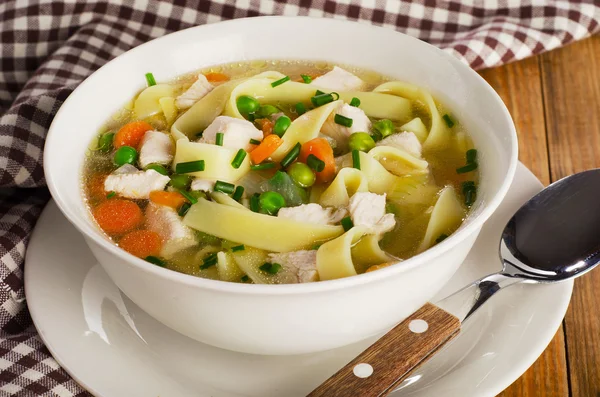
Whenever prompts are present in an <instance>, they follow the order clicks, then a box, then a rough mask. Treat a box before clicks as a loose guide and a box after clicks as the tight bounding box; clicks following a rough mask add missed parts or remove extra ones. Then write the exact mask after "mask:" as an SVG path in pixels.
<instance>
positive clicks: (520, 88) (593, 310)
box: [481, 36, 600, 397]
mask: <svg viewBox="0 0 600 397" xmlns="http://www.w3.org/2000/svg"><path fill="white" fill-rule="evenodd" d="M481 75H482V76H483V77H484V78H485V79H486V80H487V81H488V82H489V83H490V84H491V85H492V87H494V89H495V90H496V91H497V92H498V93H499V94H500V96H501V97H502V99H503V100H504V103H506V106H507V107H508V110H509V111H510V113H511V114H512V117H513V119H514V121H515V125H516V127H517V133H518V134H519V151H520V154H519V158H520V160H521V161H522V162H523V163H524V164H525V165H526V166H527V167H528V168H529V169H530V170H532V171H533V172H534V173H535V175H537V177H538V178H539V179H540V180H541V181H542V182H543V183H544V184H548V183H550V182H552V181H555V180H557V179H560V178H562V177H564V176H567V175H570V174H573V173H576V172H580V171H584V170H587V169H591V168H598V167H600V36H595V37H592V38H589V39H586V40H583V41H580V42H578V43H575V44H572V45H569V46H567V47H564V48H561V49H558V50H555V51H551V52H549V53H546V54H542V55H540V56H537V57H534V58H529V59H526V60H524V61H520V62H516V63H513V64H509V65H506V66H502V67H499V68H495V69H490V70H485V71H482V72H481ZM598 200H599V201H600V197H599V198H598ZM599 238H600V236H599ZM500 396H503V397H509V396H510V397H513V396H514V397H533V396H535V397H558V396H561V397H562V396H573V397H598V396H600V270H595V271H593V272H592V273H590V274H588V275H586V276H585V277H582V278H579V279H577V280H576V281H575V289H574V290H573V297H572V299H571V304H570V306H569V310H568V312H567V315H566V317H565V319H564V321H563V324H562V326H561V328H560V329H559V330H558V332H557V333H556V335H555V337H554V339H553V340H552V342H551V343H550V345H549V346H548V348H547V349H546V351H545V352H544V353H543V354H542V356H541V357H540V358H539V359H538V360H537V361H536V362H535V364H533V366H532V367H531V368H530V369H529V370H528V371H527V372H526V373H525V374H523V376H521V377H520V378H519V379H518V380H517V381H515V383H513V384H512V385H511V386H510V387H509V388H508V389H506V390H505V391H504V392H503V393H501V394H500Z"/></svg>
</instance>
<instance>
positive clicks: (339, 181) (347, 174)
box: [319, 168, 369, 207]
mask: <svg viewBox="0 0 600 397" xmlns="http://www.w3.org/2000/svg"><path fill="white" fill-rule="evenodd" d="M368 190H369V186H368V182H367V178H366V176H365V175H364V174H363V173H362V171H360V170H357V169H355V168H342V169H341V170H340V172H338V174H337V176H336V177H335V179H334V180H333V182H331V184H330V185H329V187H327V189H325V191H324V192H323V193H322V194H321V197H320V198H319V204H321V205H322V206H324V207H345V206H347V205H348V203H349V201H350V197H352V195H353V194H354V193H356V192H367V191H368Z"/></svg>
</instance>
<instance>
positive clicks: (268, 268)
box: [259, 262, 282, 274]
mask: <svg viewBox="0 0 600 397" xmlns="http://www.w3.org/2000/svg"><path fill="white" fill-rule="evenodd" d="M281 267H282V266H281V265H280V264H279V263H269V262H265V263H264V264H262V265H260V266H259V269H260V270H262V271H263V272H266V273H269V274H277V273H278V272H279V271H280V270H281Z"/></svg>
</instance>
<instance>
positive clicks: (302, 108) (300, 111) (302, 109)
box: [296, 102, 306, 116]
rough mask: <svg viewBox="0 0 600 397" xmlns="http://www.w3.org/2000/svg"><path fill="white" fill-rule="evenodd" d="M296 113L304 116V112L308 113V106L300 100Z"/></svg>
mask: <svg viewBox="0 0 600 397" xmlns="http://www.w3.org/2000/svg"><path fill="white" fill-rule="evenodd" d="M296 113H298V116H302V115H303V114H304V113H306V106H304V104H303V103H302V102H298V103H297V104H296Z"/></svg>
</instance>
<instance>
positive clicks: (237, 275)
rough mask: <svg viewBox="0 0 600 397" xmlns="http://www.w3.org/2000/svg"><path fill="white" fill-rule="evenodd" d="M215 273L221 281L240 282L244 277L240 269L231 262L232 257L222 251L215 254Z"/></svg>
mask: <svg viewBox="0 0 600 397" xmlns="http://www.w3.org/2000/svg"><path fill="white" fill-rule="evenodd" d="M217 272H218V273H219V278H220V279H221V280H222V281H232V282H236V281H240V280H241V278H242V276H243V275H244V272H243V271H242V269H240V268H239V266H238V265H237V263H236V262H235V261H234V260H233V257H232V255H231V254H230V253H227V252H223V251H221V252H219V253H218V254H217Z"/></svg>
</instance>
